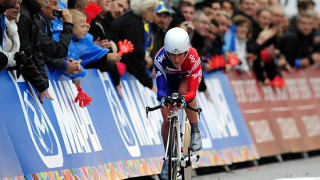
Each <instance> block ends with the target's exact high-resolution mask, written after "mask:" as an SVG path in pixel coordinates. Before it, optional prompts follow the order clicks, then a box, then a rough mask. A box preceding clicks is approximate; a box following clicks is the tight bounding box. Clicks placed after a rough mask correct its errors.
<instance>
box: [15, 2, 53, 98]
mask: <svg viewBox="0 0 320 180" xmlns="http://www.w3.org/2000/svg"><path fill="white" fill-rule="evenodd" d="M42 4H43V0H24V1H23V2H22V3H21V12H20V18H19V21H18V23H17V25H18V33H19V37H20V51H23V52H24V54H25V55H22V54H23V53H21V56H20V57H19V58H16V60H17V64H19V67H18V68H19V69H18V70H19V71H21V74H22V75H23V77H24V78H25V79H26V80H27V81H29V82H30V83H31V84H32V85H33V86H34V87H35V88H36V89H37V91H38V92H39V96H40V101H41V102H44V96H45V97H47V98H48V99H52V97H51V96H50V94H49V93H48V92H47V91H46V89H48V87H49V82H48V76H47V72H46V68H45V64H44V57H43V55H42V52H41V48H40V47H39V45H40V41H39V25H38V23H37V22H36V21H37V20H38V18H39V14H38V13H39V11H40V9H41V6H42Z"/></svg>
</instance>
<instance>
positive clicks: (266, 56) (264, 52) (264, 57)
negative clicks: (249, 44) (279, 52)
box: [260, 49, 272, 63]
mask: <svg viewBox="0 0 320 180" xmlns="http://www.w3.org/2000/svg"><path fill="white" fill-rule="evenodd" d="M260 57H261V59H262V60H263V61H264V62H266V63H268V62H270V61H271V60H272V58H271V57H270V56H269V54H268V51H267V49H264V50H262V51H260Z"/></svg>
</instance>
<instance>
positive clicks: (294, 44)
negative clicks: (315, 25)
mask: <svg viewBox="0 0 320 180" xmlns="http://www.w3.org/2000/svg"><path fill="white" fill-rule="evenodd" d="M312 19H313V18H312V16H311V15H310V14H307V13H304V14H300V15H299V16H298V19H297V29H296V31H293V32H287V33H286V34H285V35H284V36H283V39H282V41H281V44H280V50H281V52H282V53H283V54H284V55H285V57H286V58H287V60H288V62H289V63H290V65H291V66H292V67H297V68H299V67H308V66H310V65H312V64H313V63H314V62H317V63H319V62H320V59H319V53H317V52H314V46H313V40H314V31H313V30H312Z"/></svg>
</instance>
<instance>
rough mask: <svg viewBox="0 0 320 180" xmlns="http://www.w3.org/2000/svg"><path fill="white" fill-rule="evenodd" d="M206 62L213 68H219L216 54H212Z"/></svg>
mask: <svg viewBox="0 0 320 180" xmlns="http://www.w3.org/2000/svg"><path fill="white" fill-rule="evenodd" d="M208 64H209V65H210V66H211V67H212V68H213V69H218V68H219V60H218V56H217V55H215V56H212V57H211V60H208Z"/></svg>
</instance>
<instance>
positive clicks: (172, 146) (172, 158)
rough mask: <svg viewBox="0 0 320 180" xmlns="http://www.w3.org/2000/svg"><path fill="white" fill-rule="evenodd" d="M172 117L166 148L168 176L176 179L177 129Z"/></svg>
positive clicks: (173, 179)
mask: <svg viewBox="0 0 320 180" xmlns="http://www.w3.org/2000/svg"><path fill="white" fill-rule="evenodd" d="M175 118H177V117H173V118H172V119H171V122H170V131H169V149H168V171H169V172H168V178H169V179H170V180H176V179H177V174H178V163H177V154H178V152H177V151H178V148H177V142H178V141H177V130H176V127H175V121H176V120H177V119H175Z"/></svg>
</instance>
